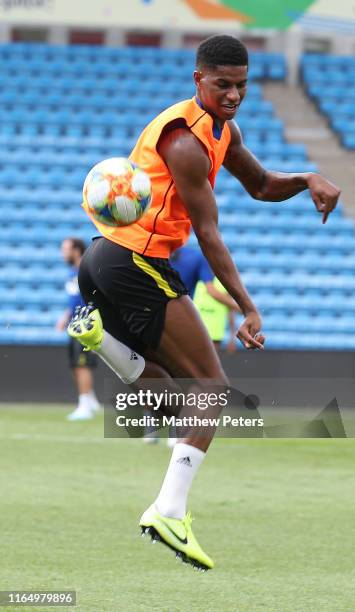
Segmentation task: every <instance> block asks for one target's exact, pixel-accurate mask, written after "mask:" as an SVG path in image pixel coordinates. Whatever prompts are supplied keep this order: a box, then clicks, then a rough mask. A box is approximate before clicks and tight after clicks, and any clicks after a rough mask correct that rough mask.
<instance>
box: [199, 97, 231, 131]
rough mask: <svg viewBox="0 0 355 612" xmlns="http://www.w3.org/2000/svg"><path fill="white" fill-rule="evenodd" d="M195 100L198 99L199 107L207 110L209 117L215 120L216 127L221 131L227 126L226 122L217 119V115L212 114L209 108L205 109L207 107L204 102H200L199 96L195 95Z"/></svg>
mask: <svg viewBox="0 0 355 612" xmlns="http://www.w3.org/2000/svg"><path fill="white" fill-rule="evenodd" d="M195 99H196V102H197V104H198V105H199V107H200V108H202V109H203V110H205V111H206V113H208V114H209V115H211V117H212V119H213V123H214V124H215V125H216V127H217V128H218V129H219V130H223V126H224V124H225V121H222V119H219V118H218V117H216V115H214V114H213V113H211V111H209V110H208V108H206V107H205V106H204V105H203V104H202V102H201V100H200V98H199V97H198V95H197V94H196V95H195Z"/></svg>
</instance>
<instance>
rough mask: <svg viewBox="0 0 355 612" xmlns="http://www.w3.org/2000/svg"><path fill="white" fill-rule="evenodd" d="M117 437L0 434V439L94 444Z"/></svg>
mask: <svg viewBox="0 0 355 612" xmlns="http://www.w3.org/2000/svg"><path fill="white" fill-rule="evenodd" d="M116 439H117V438H89V437H79V436H50V435H48V436H47V435H44V434H22V433H18V434H8V435H7V436H6V435H0V440H36V441H38V442H79V443H84V444H85V443H86V442H93V443H94V444H102V443H103V442H107V441H108V440H116Z"/></svg>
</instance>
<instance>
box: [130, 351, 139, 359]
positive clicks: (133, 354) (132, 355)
mask: <svg viewBox="0 0 355 612" xmlns="http://www.w3.org/2000/svg"><path fill="white" fill-rule="evenodd" d="M129 359H130V361H138V355H137V354H136V353H135V352H134V351H132V352H131V356H130V358H129Z"/></svg>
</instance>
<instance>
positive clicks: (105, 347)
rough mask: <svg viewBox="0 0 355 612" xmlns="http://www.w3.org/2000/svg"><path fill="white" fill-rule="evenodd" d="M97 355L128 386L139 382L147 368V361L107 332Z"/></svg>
mask: <svg viewBox="0 0 355 612" xmlns="http://www.w3.org/2000/svg"><path fill="white" fill-rule="evenodd" d="M95 353H97V354H98V355H99V356H100V357H101V359H102V360H103V361H104V362H105V363H106V365H108V367H109V368H111V370H113V371H114V372H115V374H117V376H118V377H119V378H120V379H121V380H122V382H124V383H126V384H127V385H130V384H131V383H133V382H134V381H135V380H137V378H139V377H140V375H141V374H142V372H143V370H144V368H145V360H144V358H143V357H142V356H141V355H139V354H138V353H136V352H135V351H132V349H130V348H129V347H128V346H126V345H125V344H123V343H122V342H120V341H119V340H116V338H114V337H113V336H111V334H109V333H108V332H107V331H105V330H104V332H103V338H102V342H101V345H100V348H99V349H98V350H97V351H95Z"/></svg>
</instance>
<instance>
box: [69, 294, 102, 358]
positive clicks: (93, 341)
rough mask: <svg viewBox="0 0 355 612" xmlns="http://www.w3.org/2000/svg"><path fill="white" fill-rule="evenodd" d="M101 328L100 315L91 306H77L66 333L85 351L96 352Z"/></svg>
mask: <svg viewBox="0 0 355 612" xmlns="http://www.w3.org/2000/svg"><path fill="white" fill-rule="evenodd" d="M103 331H104V330H103V326H102V320H101V316H100V313H99V311H98V309H97V308H95V307H94V306H93V304H91V303H90V304H88V306H77V308H76V309H75V313H74V316H73V318H72V319H71V321H70V322H69V325H68V329H67V332H68V334H69V336H71V337H72V338H75V339H76V340H78V342H80V344H82V345H83V347H84V350H85V351H97V350H98V349H99V348H100V345H101V342H102V338H103Z"/></svg>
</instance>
